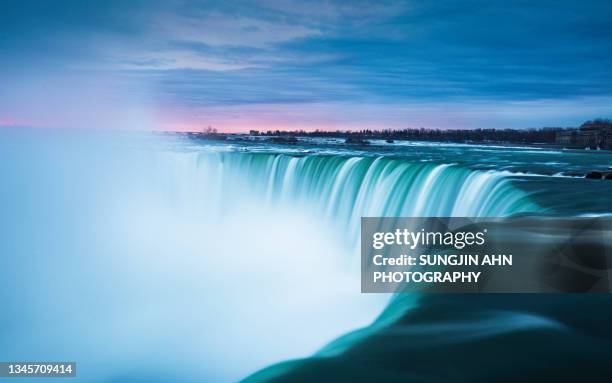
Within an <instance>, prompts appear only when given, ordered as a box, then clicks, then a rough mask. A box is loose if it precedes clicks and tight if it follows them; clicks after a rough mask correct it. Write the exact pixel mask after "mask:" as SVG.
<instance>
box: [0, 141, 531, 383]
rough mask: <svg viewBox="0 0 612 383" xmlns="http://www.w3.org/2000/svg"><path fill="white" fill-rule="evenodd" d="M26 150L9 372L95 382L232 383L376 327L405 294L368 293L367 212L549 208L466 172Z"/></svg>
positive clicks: (13, 191) (14, 210) (380, 160)
mask: <svg viewBox="0 0 612 383" xmlns="http://www.w3.org/2000/svg"><path fill="white" fill-rule="evenodd" d="M17 141H19V140H17ZM8 142H9V140H6V141H4V144H8ZM13 143H15V142H13ZM18 143H20V145H6V147H5V148H3V149H6V150H3V151H2V153H3V154H2V156H3V158H2V161H1V164H2V165H0V166H1V167H2V169H1V170H2V172H3V174H4V176H5V179H6V184H5V187H4V189H3V191H2V193H3V202H2V203H3V206H2V207H3V210H4V212H5V215H4V217H3V218H2V220H3V221H2V228H3V234H4V235H6V236H7V237H6V238H5V239H4V240H3V241H2V242H1V243H2V244H1V245H0V246H2V248H0V250H1V251H2V253H3V254H11V256H10V257H3V258H2V260H1V261H0V262H1V264H0V270H11V272H10V273H9V272H7V271H3V272H2V278H0V285H1V286H0V287H1V289H0V291H1V292H2V296H0V298H2V300H3V302H5V303H4V304H5V307H4V309H5V310H6V312H9V313H11V314H10V315H7V316H4V317H3V318H1V319H0V329H1V330H0V350H5V351H3V352H7V351H6V350H9V351H10V355H8V354H6V355H0V360H3V359H7V360H8V359H23V360H36V359H41V360H44V359H45V358H47V356H48V355H50V354H49V352H51V351H52V355H53V356H54V358H55V359H66V360H73V359H78V361H79V363H80V365H81V366H83V367H82V368H81V371H82V372H79V375H78V376H79V378H78V379H82V380H83V381H88V382H94V381H122V380H126V379H128V380H131V381H138V379H141V380H142V381H152V378H151V376H161V377H162V378H161V380H166V381H167V380H175V381H178V380H180V381H201V380H203V379H204V380H208V381H210V380H214V381H233V380H236V379H239V378H241V377H244V376H246V375H248V374H249V373H252V372H254V371H256V370H258V369H260V368H262V367H265V366H266V365H270V364H272V363H275V362H278V361H281V360H285V359H290V358H297V357H305V356H308V355H310V354H312V353H314V352H316V351H317V350H319V349H320V348H321V347H322V346H324V345H325V344H326V343H328V342H329V341H331V340H333V339H334V338H337V337H338V336H340V335H342V334H344V333H347V332H349V331H351V330H354V329H356V328H361V327H364V326H367V325H368V324H370V323H372V321H373V320H374V319H376V318H377V317H378V316H379V314H380V313H381V312H382V311H383V309H384V308H385V306H387V303H388V300H389V297H388V296H385V295H362V294H360V293H359V270H358V261H357V254H355V252H354V249H355V243H356V242H357V240H358V233H359V219H360V217H361V216H450V215H455V216H507V215H511V214H515V213H520V212H527V211H534V210H537V209H538V208H537V206H535V205H534V204H532V203H531V202H530V201H529V198H527V195H526V194H525V193H524V192H522V191H520V190H518V189H516V188H514V187H513V186H512V184H511V183H510V182H509V181H508V179H506V178H505V177H503V176H501V175H499V174H498V173H495V172H490V171H473V170H469V169H466V168H463V167H460V166H458V165H452V164H432V163H426V162H408V161H405V160H402V159H400V158H391V157H381V156H378V157H375V156H372V157H370V156H363V155H361V156H357V155H355V156H350V155H321V154H311V155H303V156H298V155H290V154H279V153H253V152H245V151H237V150H229V151H227V150H226V151H215V150H208V149H202V148H197V147H196V148H193V146H189V145H184V144H183V143H182V142H179V143H173V145H172V149H168V148H167V147H166V145H165V143H164V144H163V145H162V148H160V146H159V144H152V145H150V143H147V144H146V145H142V144H138V145H127V146H128V147H124V146H122V145H117V144H116V143H112V144H108V143H107V142H104V143H102V144H97V145H95V146H92V145H91V144H90V143H89V142H87V141H85V142H82V141H77V142H73V144H76V145H69V146H68V147H66V145H65V143H63V142H61V143H59V142H52V141H44V142H42V143H40V142H39V143H40V145H32V144H31V142H30V141H28V144H25V145H24V144H23V141H19V142H18ZM151 146H152V147H153V149H151V148H150V147H151ZM15 149H17V150H15ZM15 164H18V165H15ZM32 265H36V267H34V268H33V267H32ZM23 275H28V277H27V278H23V277H22V276H23ZM20 276H21V277H20ZM9 291H17V292H18V293H17V294H12V295H11V294H9V293H7V292H9ZM24 300H25V301H27V302H29V305H28V309H27V310H26V309H23V305H22V304H21V302H23V301H24ZM395 302H396V303H395V305H394V306H389V307H387V309H386V310H385V311H384V312H385V313H386V314H384V315H383V316H382V317H379V318H378V320H377V321H376V322H375V323H378V324H380V323H388V321H389V320H392V319H393V318H395V317H397V315H395V314H393V315H392V314H389V313H393V312H395V313H398V312H399V313H401V312H402V310H403V309H405V306H401V305H400V306H398V305H397V301H395ZM48 323H55V326H54V328H53V331H49V329H48V325H47V324H48ZM7 329H11V330H7ZM66 333H69V334H71V335H70V336H71V339H72V341H71V342H65V341H63V340H65V337H64V336H63V335H62V334H66ZM177 349H181V350H184V351H183V352H179V353H177V352H176V350H177ZM236 359H240V363H239V365H237V364H236ZM151 365H155V366H156V368H157V369H158V371H150V368H151V367H150V366H151ZM147 369H149V370H147ZM147 371H148V372H147ZM144 372H147V373H144ZM130 374H132V375H130ZM136 377H139V378H138V379H137V378H136Z"/></svg>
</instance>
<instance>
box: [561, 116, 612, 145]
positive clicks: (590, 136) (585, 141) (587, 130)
mask: <svg viewBox="0 0 612 383" xmlns="http://www.w3.org/2000/svg"><path fill="white" fill-rule="evenodd" d="M555 142H556V143H557V144H560V145H563V146H566V147H570V148H590V149H606V150H612V121H610V120H593V121H588V122H585V123H584V124H582V125H581V126H580V128H578V129H566V130H559V131H557V133H556V136H555Z"/></svg>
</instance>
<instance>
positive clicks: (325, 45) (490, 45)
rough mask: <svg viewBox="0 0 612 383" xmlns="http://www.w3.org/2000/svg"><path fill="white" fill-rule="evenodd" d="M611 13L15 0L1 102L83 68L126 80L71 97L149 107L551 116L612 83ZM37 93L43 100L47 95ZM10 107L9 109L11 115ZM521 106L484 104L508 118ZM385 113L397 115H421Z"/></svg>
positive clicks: (610, 91) (5, 38)
mask: <svg viewBox="0 0 612 383" xmlns="http://www.w3.org/2000/svg"><path fill="white" fill-rule="evenodd" d="M610 13H612V3H610V2H609V1H603V0H602V1H600V0H594V1H591V2H589V4H588V7H587V6H584V4H582V3H580V2H576V1H570V0H561V1H551V0H544V1H538V2H530V1H522V0H516V1H511V2H504V3H499V2H488V1H484V0H466V1H462V2H456V1H446V0H440V1H411V2H404V1H388V2H387V1H382V2H381V1H376V2H375V1H351V2H346V1H339V0H338V1H333V0H327V1H313V2H303V1H293V0H259V1H255V0H253V1H227V2H218V1H195V0H168V1H160V2H148V1H139V0H136V1H133V2H124V1H119V0H110V1H107V2H104V3H100V2H94V1H76V0H66V1H62V2H41V1H33V0H22V1H15V0H5V1H3V2H2V3H1V4H0V23H2V25H3V28H2V32H0V55H2V57H3V60H2V63H0V71H1V72H0V73H1V74H0V76H2V77H5V79H2V78H1V77H0V80H6V81H3V83H4V84H11V87H14V89H11V88H10V87H7V86H5V87H4V89H3V90H0V101H2V100H9V101H11V103H10V105H13V106H14V107H16V106H19V108H17V109H19V110H21V111H26V110H27V109H28V108H30V109H36V107H37V105H34V104H31V103H30V105H15V104H16V102H15V101H14V99H13V98H11V96H10V92H11V91H15V93H19V94H22V92H21V91H22V90H23V86H20V85H19V83H20V82H25V83H30V82H31V81H30V79H31V78H32V77H34V78H44V77H46V76H47V77H48V76H55V77H58V76H59V78H68V77H70V78H73V77H74V76H73V75H74V74H75V73H79V76H83V78H86V77H89V78H91V82H95V81H96V78H97V79H100V80H101V79H104V81H106V82H112V83H113V84H118V85H117V86H116V87H115V88H116V91H115V92H116V93H117V94H116V95H114V96H112V95H111V94H110V93H112V91H111V90H108V89H107V87H106V86H103V85H104V84H101V85H100V86H93V85H88V86H87V87H78V86H75V87H73V88H72V89H71V91H72V92H73V93H74V95H73V97H64V99H66V100H67V102H71V101H70V100H78V99H82V98H83V97H85V96H87V97H91V96H92V92H90V93H88V94H84V91H83V90H82V89H80V88H83V89H85V88H87V89H93V90H94V93H97V92H98V91H97V90H98V89H104V92H101V93H103V94H102V95H101V96H100V98H101V100H107V99H108V98H110V97H111V96H112V97H113V98H116V99H121V100H128V101H129V102H127V103H126V104H128V105H134V103H137V102H140V100H143V99H144V100H146V101H143V105H142V108H153V111H152V112H151V114H156V113H157V112H158V111H160V110H162V111H163V110H176V109H181V110H190V109H191V110H193V111H196V110H202V109H206V108H224V107H225V108H228V110H232V111H235V110H236V108H240V107H241V106H244V107H249V106H252V105H257V108H258V110H262V109H263V108H266V107H267V108H270V110H274V109H275V108H279V105H281V106H283V109H286V108H296V109H298V108H302V110H304V109H307V110H311V111H313V108H312V107H311V106H313V105H316V107H317V108H322V109H325V110H326V111H325V112H324V113H321V115H322V116H327V117H328V118H330V121H331V120H333V118H335V117H333V116H332V115H334V113H332V112H331V111H329V110H327V109H328V108H325V107H324V105H334V107H336V108H345V109H346V110H338V111H337V112H336V113H335V115H336V116H341V115H342V116H344V115H347V116H350V115H351V112H350V111H353V110H354V108H353V106H355V105H360V106H361V109H363V110H366V109H367V110H370V111H371V113H373V114H375V115H376V114H378V115H381V114H384V113H389V110H390V109H389V108H405V109H407V110H411V109H412V106H413V105H421V104H422V103H427V104H428V105H438V106H440V108H441V109H440V111H439V113H440V112H442V111H444V112H445V113H446V111H448V110H453V111H454V112H455V113H456V114H457V116H458V117H462V116H464V115H465V114H463V113H461V111H462V110H464V109H465V110H466V112H465V113H467V114H470V113H472V112H473V113H472V115H474V116H478V115H480V114H479V111H480V110H482V105H487V108H493V107H495V106H496V105H504V108H508V109H507V110H515V111H516V117H515V120H516V121H517V123H518V122H519V121H520V123H521V124H523V123H527V122H528V120H525V118H524V117H523V114H522V109H521V108H520V107H519V106H518V105H519V104H520V103H522V102H526V103H530V104H531V105H538V103H540V102H545V103H546V105H548V106H547V107H546V108H545V110H546V111H547V113H549V115H550V116H551V118H552V119H554V118H555V116H556V118H559V119H563V118H569V117H568V116H567V113H565V108H575V109H576V113H575V115H581V116H582V115H585V114H587V112H590V111H593V108H591V105H592V102H591V101H585V100H602V99H608V98H609V97H611V96H612V69H611V68H612V24H610V23H609V20H608V15H609V14H610ZM33 75H34V76H33ZM109 79H113V81H108V80H109ZM8 80H10V81H8ZM142 89H147V92H148V93H147V94H146V95H144V96H143V94H142V93H143V91H142ZM17 91H19V92H17ZM79 93H82V94H79ZM119 93H121V95H119ZM94 95H95V94H94ZM32 99H34V100H36V102H37V103H40V104H41V105H40V108H41V109H44V108H45V106H44V105H42V104H44V93H42V94H40V93H39V94H38V95H36V97H32ZM24 102H25V101H24ZM593 102H594V101H593ZM102 104H105V105H107V104H108V103H102ZM119 104H120V103H117V104H116V103H112V105H119ZM6 105H8V104H7V103H6V102H5V103H4V105H3V106H0V113H1V112H3V115H11V116H14V114H13V113H9V112H11V111H9V110H2V109H3V108H4V109H6V108H7V106H6ZM309 105H310V106H309ZM384 105H389V108H383V106H384ZM554 105H558V108H557V109H555V108H554ZM285 106H286V107H285ZM247 109H249V108H247ZM467 109H470V110H467ZM376 110H380V113H376ZM596 110H597V111H598V112H600V113H602V114H606V116H610V113H612V111H608V112H607V113H605V112H606V110H605V108H603V109H602V108H599V107H598V108H597V109H596ZM23 113H25V112H23ZM431 113H436V112H435V110H433V109H432V110H431ZM161 114H164V113H161ZM299 114H300V112H299V111H297V110H296V112H295V115H299ZM315 114H316V113H315ZM510 114H511V113H510V112H508V114H504V115H501V114H496V115H495V114H491V113H490V114H487V115H488V116H494V115H495V116H497V118H499V119H500V121H502V120H503V121H507V119H509V118H510V117H508V116H509V115H510ZM185 115H186V116H188V115H197V113H185ZM260 115H261V116H264V115H266V114H265V113H262V114H260ZM390 115H393V116H396V117H395V118H396V119H397V121H398V124H399V121H403V119H409V118H410V116H409V115H406V114H399V113H391V114H390ZM25 117H27V116H15V118H19V119H23V120H26V119H27V118H25ZM604 117H605V116H604ZM262 118H263V117H262ZM360 118H363V117H360ZM381 118H382V117H381ZM476 120H477V119H470V121H471V122H472V123H474V124H476ZM491 121H492V120H491V119H489V118H488V117H487V118H485V117H483V119H482V124H485V123H486V124H489V123H491ZM534 121H536V119H535V118H534ZM537 121H541V120H537ZM355 124H357V122H355ZM504 124H505V123H504Z"/></svg>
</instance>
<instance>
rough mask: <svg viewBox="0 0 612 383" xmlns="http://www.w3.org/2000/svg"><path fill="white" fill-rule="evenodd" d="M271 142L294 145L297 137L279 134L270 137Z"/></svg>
mask: <svg viewBox="0 0 612 383" xmlns="http://www.w3.org/2000/svg"><path fill="white" fill-rule="evenodd" d="M272 142H274V143H276V144H289V145H295V144H297V143H298V139H297V138H296V137H295V136H279V137H272Z"/></svg>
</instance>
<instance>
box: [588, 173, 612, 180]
mask: <svg viewBox="0 0 612 383" xmlns="http://www.w3.org/2000/svg"><path fill="white" fill-rule="evenodd" d="M584 178H588V179H592V180H612V171H609V172H596V171H595V172H588V173H587V174H586V175H585V176H584Z"/></svg>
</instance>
